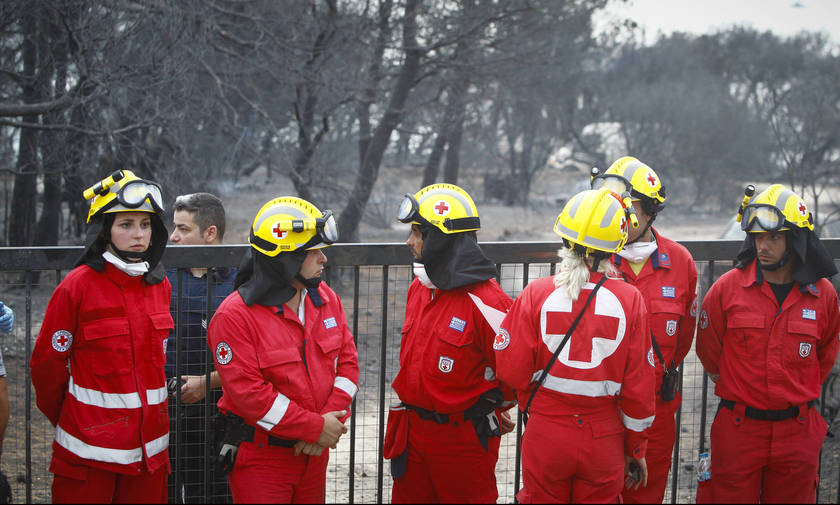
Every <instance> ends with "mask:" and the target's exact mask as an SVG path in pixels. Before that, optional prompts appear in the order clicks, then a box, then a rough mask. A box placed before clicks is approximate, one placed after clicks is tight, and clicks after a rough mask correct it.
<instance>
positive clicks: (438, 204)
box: [397, 183, 481, 235]
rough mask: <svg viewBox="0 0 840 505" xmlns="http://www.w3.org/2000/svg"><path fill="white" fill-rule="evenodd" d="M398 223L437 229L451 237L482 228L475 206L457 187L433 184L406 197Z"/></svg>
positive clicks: (399, 211)
mask: <svg viewBox="0 0 840 505" xmlns="http://www.w3.org/2000/svg"><path fill="white" fill-rule="evenodd" d="M397 219H398V220H399V221H401V222H403V223H412V224H425V225H429V226H434V227H435V228H437V229H439V230H440V231H442V232H443V233H446V234H447V235H448V234H451V233H459V232H464V231H475V230H478V229H479V228H481V221H480V220H479V217H478V209H477V208H476V206H475V202H473V199H472V198H470V195H469V194H467V192H466V191H464V190H463V189H461V188H459V187H458V186H456V185H454V184H443V183H441V184H432V185H431V186H426V187H425V188H423V189H421V190H420V191H418V192H417V193H415V194H414V196H412V195H411V194H409V193H406V194H405V197H403V201H402V203H401V204H400V208H399V210H398V211H397Z"/></svg>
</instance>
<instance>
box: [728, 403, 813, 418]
mask: <svg viewBox="0 0 840 505" xmlns="http://www.w3.org/2000/svg"><path fill="white" fill-rule="evenodd" d="M816 403H817V400H811V401H809V402H808V408H809V409H810V408H811V407H813V406H814V405H816ZM721 407H726V408H727V409H729V410H734V409H735V402H734V401H732V400H721V401H720V404H718V410H720V409H721ZM744 415H745V416H747V417H749V418H751V419H758V420H759V421H784V420H785V419H790V418H792V417H796V416H798V415H799V407H798V406H797V405H794V406H792V407H788V408H786V409H779V410H762V409H756V408H753V407H750V406H746V407H745V408H744Z"/></svg>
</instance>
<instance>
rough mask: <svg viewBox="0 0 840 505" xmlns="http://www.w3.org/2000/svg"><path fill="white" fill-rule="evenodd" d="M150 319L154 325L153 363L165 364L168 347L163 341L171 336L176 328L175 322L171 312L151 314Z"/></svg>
mask: <svg viewBox="0 0 840 505" xmlns="http://www.w3.org/2000/svg"><path fill="white" fill-rule="evenodd" d="M149 320H150V321H151V327H152V331H151V335H150V341H149V354H150V355H151V357H152V363H153V364H155V365H159V366H163V364H164V363H166V349H165V348H164V347H163V341H164V340H166V339H167V338H169V334H170V333H171V332H172V330H173V329H174V328H175V322H174V321H173V320H172V315H171V314H169V312H158V313H155V314H149ZM172 344H173V345H174V344H175V342H174V341H173V342H172Z"/></svg>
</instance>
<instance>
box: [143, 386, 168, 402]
mask: <svg viewBox="0 0 840 505" xmlns="http://www.w3.org/2000/svg"><path fill="white" fill-rule="evenodd" d="M166 394H167V393H166V386H163V387H162V388H157V389H147V390H146V402H147V403H148V404H149V405H159V404H161V403H163V402H165V401H166Z"/></svg>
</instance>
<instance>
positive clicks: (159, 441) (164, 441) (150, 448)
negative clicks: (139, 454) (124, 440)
mask: <svg viewBox="0 0 840 505" xmlns="http://www.w3.org/2000/svg"><path fill="white" fill-rule="evenodd" d="M167 447H169V432H168V431H167V432H166V434H165V435H163V436H162V437H158V438H156V439H154V440H152V441H151V442H146V455H147V456H148V457H150V458H151V457H152V456H154V455H155V454H158V453H160V452H163V451H164V450H165V449H166V448H167Z"/></svg>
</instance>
